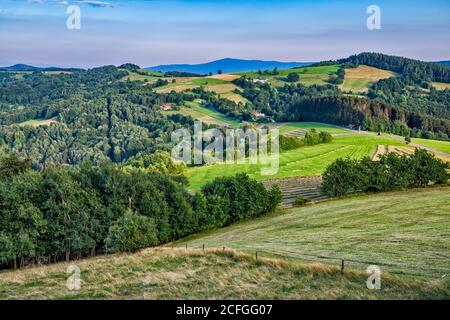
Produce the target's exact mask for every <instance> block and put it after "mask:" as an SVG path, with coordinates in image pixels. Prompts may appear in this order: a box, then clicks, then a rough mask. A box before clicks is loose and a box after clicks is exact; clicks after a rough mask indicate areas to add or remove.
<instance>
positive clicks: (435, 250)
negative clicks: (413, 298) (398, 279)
mask: <svg viewBox="0 0 450 320" xmlns="http://www.w3.org/2000/svg"><path fill="white" fill-rule="evenodd" d="M283 213H284V214H281V215H273V216H267V217H263V218H259V219H257V220H252V221H247V222H243V223H239V224H236V225H234V226H230V227H227V228H224V229H220V230H215V231H212V232H209V233H206V234H200V235H195V236H192V237H191V238H187V239H185V240H182V241H180V242H178V243H176V245H177V246H180V247H184V246H186V245H187V246H188V248H192V247H202V245H205V246H206V247H207V248H208V247H209V248H211V247H214V248H222V247H226V248H231V249H234V250H239V251H244V252H247V253H253V254H254V253H255V251H258V254H259V255H260V256H268V257H277V258H287V259H289V260H292V261H302V262H322V263H326V264H330V265H334V266H338V265H339V264H340V263H341V259H344V260H346V261H347V260H348V261H347V263H346V265H348V266H349V267H350V268H354V269H358V270H365V268H366V267H367V266H368V265H370V264H375V265H379V266H380V267H381V268H382V269H384V270H385V271H388V272H390V273H392V274H394V273H395V274H399V275H403V276H408V277H415V278H426V279H441V278H445V277H446V275H447V276H448V271H449V268H448V267H449V264H448V257H449V255H450V238H449V237H448V230H449V229H450V188H449V187H441V188H429V189H415V190H410V191H399V192H388V193H381V194H372V195H359V196H352V197H348V198H343V199H334V200H329V201H324V202H320V203H317V204H312V205H308V206H306V207H301V208H294V209H291V210H287V211H284V212H283Z"/></svg>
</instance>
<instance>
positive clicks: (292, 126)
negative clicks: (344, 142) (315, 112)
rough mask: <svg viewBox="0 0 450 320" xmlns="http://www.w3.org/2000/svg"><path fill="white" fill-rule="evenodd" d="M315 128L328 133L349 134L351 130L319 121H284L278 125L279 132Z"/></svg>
mask: <svg viewBox="0 0 450 320" xmlns="http://www.w3.org/2000/svg"><path fill="white" fill-rule="evenodd" d="M313 128H314V129H316V130H317V131H325V132H328V133H330V134H351V133H352V132H351V131H349V130H346V129H343V128H341V127H338V126H335V125H332V124H326V123H319V122H286V123H284V124H283V125H281V126H280V127H279V130H280V134H283V133H288V132H290V131H295V130H297V129H304V130H311V129H313Z"/></svg>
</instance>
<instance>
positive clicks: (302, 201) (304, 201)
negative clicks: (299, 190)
mask: <svg viewBox="0 0 450 320" xmlns="http://www.w3.org/2000/svg"><path fill="white" fill-rule="evenodd" d="M308 202H309V199H306V198H305V197H303V196H298V197H297V198H295V202H294V206H296V207H301V206H304V205H305V204H307V203H308Z"/></svg>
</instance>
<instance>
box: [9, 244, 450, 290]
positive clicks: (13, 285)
mask: <svg viewBox="0 0 450 320" xmlns="http://www.w3.org/2000/svg"><path fill="white" fill-rule="evenodd" d="M73 263H75V264H76V265H77V266H79V268H80V269H81V280H82V283H81V289H80V290H79V291H69V290H68V289H67V288H66V281H67V277H68V275H67V274H66V269H67V266H68V265H67V264H63V263H61V264H56V265H51V266H42V267H37V268H30V269H27V270H21V271H10V272H1V273H0V299H449V298H450V294H449V291H448V285H447V284H446V283H445V282H442V281H440V282H433V283H430V282H423V281H417V280H405V279H400V278H396V277H392V276H387V275H386V276H385V275H383V277H382V288H381V290H368V289H367V287H366V280H367V275H365V274H362V273H358V272H354V271H350V272H349V271H347V272H344V274H343V275H342V274H340V271H339V270H338V268H334V267H327V266H323V265H319V264H315V265H309V266H306V265H300V264H293V263H287V262H284V261H280V260H269V259H261V258H260V259H259V260H258V261H256V260H255V258H253V257H252V256H248V255H245V254H239V253H235V252H231V251H225V252H221V251H213V250H207V251H206V252H205V253H203V252H202V251H201V250H184V249H165V250H157V249H148V250H144V251H142V252H139V253H135V254H130V255H109V256H102V257H97V258H92V259H85V260H80V261H75V262H73Z"/></svg>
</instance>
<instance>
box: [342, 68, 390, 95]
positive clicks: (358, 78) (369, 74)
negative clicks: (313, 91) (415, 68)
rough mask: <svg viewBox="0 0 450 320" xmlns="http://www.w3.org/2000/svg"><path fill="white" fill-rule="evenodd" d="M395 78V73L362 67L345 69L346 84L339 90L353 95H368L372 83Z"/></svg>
mask: <svg viewBox="0 0 450 320" xmlns="http://www.w3.org/2000/svg"><path fill="white" fill-rule="evenodd" d="M393 76H395V74H394V73H393V72H390V71H386V70H382V69H378V68H374V67H369V66H365V65H360V66H358V67H356V68H347V69H345V78H344V83H343V84H342V85H340V86H339V88H340V89H341V90H342V91H346V92H351V93H366V92H367V91H368V90H369V87H370V85H371V84H372V83H375V82H377V81H379V80H381V79H386V78H390V77H393Z"/></svg>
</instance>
